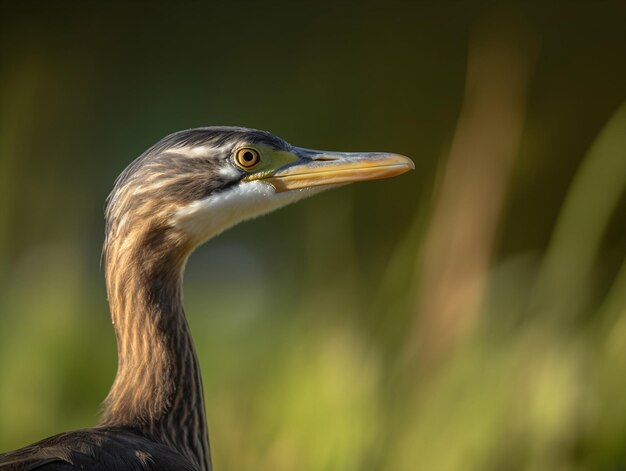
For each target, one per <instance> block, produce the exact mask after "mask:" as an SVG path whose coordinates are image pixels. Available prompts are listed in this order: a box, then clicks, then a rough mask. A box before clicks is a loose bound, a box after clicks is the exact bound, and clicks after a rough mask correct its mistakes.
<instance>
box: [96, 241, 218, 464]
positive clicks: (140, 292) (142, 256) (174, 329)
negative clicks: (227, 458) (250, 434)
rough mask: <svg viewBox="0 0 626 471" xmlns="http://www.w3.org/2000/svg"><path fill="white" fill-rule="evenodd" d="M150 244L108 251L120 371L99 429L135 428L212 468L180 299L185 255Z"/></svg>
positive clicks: (117, 245) (119, 245)
mask: <svg viewBox="0 0 626 471" xmlns="http://www.w3.org/2000/svg"><path fill="white" fill-rule="evenodd" d="M133 239H134V240H135V241H137V243H136V244H133ZM148 242H149V241H146V240H145V239H144V238H141V237H139V238H137V237H134V238H131V239H128V240H119V241H108V244H109V247H107V248H106V278H107V294H108V299H109V303H110V306H111V316H112V320H113V325H114V328H115V333H116V337H117V351H118V369H117V375H116V377H115V381H114V383H113V386H112V387H111V390H110V392H109V395H108V397H107V399H106V401H105V408H104V414H103V417H102V420H101V425H107V426H122V427H130V428H133V429H136V430H138V431H139V432H141V433H143V434H144V435H146V436H149V437H151V438H153V439H155V440H158V441H161V442H164V443H166V444H168V445H171V446H173V447H174V448H176V449H177V450H178V451H180V452H181V453H182V454H183V455H185V456H186V457H187V458H188V459H189V460H190V461H191V462H192V463H193V464H194V465H195V466H196V467H197V468H198V469H199V470H210V468H211V465H210V452H209V442H208V431H207V425H206V414H205V406H204V394H203V389H202V378H201V374H200V367H199V364H198V360H197V357H196V352H195V348H194V346H193V341H192V338H191V334H190V331H189V326H188V324H187V319H186V317H185V313H184V308H183V302H182V271H183V268H184V265H185V262H186V258H187V256H186V255H187V251H184V250H179V251H178V252H175V251H173V249H172V248H171V247H172V245H170V244H169V243H168V241H162V242H163V243H162V244H159V243H158V242H157V243H156V246H155V241H151V243H148ZM174 249H176V246H174ZM178 249H180V247H178ZM177 253H178V254H177ZM179 254H183V255H179Z"/></svg>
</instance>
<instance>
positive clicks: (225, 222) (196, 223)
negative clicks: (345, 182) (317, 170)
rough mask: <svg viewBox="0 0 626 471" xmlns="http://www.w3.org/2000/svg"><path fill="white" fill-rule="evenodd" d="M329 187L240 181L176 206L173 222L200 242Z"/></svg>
mask: <svg viewBox="0 0 626 471" xmlns="http://www.w3.org/2000/svg"><path fill="white" fill-rule="evenodd" d="M330 187H331V186H318V187H313V188H303V189H301V190H294V191H285V192H281V193H277V192H276V190H275V189H274V187H273V186H272V185H270V184H269V183H265V182H262V181H259V180H255V181H251V182H240V183H239V184H237V185H235V186H233V187H231V188H229V189H227V190H224V191H221V192H219V193H216V194H214V195H210V196H208V197H206V198H204V199H202V200H199V201H194V202H193V203H191V204H189V205H187V206H185V207H183V208H180V209H178V210H177V211H176V213H175V214H174V216H173V218H172V224H173V225H174V226H175V227H178V228H179V229H182V230H183V231H184V232H185V233H187V234H189V235H191V236H192V237H193V238H194V239H195V241H196V242H197V243H198V244H200V243H202V242H204V241H206V240H207V239H209V238H211V237H213V236H216V235H217V234H219V233H220V232H222V231H225V230H226V229H228V228H230V227H232V226H234V225H235V224H237V223H239V222H241V221H245V220H246V219H251V218H254V217H257V216H261V215H263V214H266V213H269V212H270V211H274V210H275V209H278V208H280V207H282V206H286V205H288V204H290V203H294V202H296V201H298V200H301V199H302V198H306V197H308V196H312V195H314V194H316V193H319V192H321V191H323V190H326V189H328V188H330Z"/></svg>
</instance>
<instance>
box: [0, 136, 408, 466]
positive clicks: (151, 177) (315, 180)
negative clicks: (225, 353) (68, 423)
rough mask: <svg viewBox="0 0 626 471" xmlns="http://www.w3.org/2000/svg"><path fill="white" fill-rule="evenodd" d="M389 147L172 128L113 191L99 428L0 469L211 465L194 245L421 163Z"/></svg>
mask: <svg viewBox="0 0 626 471" xmlns="http://www.w3.org/2000/svg"><path fill="white" fill-rule="evenodd" d="M414 168H415V166H414V164H413V161H412V160H411V159H409V158H408V157H405V156H403V155H400V154H394V153H386V152H357V153H349V152H328V151H318V150H312V149H307V148H301V147H294V146H292V145H290V144H288V143H287V142H286V141H285V140H283V139H281V138H279V137H277V136H275V135H273V134H271V133H269V132H267V131H260V130H255V129H248V128H242V127H226V126H215V127H202V128H194V129H187V130H183V131H179V132H175V133H173V134H170V135H169V136H166V137H165V138H163V139H161V140H160V141H159V142H157V143H156V144H154V145H153V146H152V147H150V148H149V149H148V150H147V151H145V152H144V153H143V154H141V155H140V156H139V157H138V158H136V159H135V160H134V161H133V162H132V163H131V164H130V165H129V166H128V167H127V168H126V169H125V170H124V171H123V172H122V173H121V174H120V175H119V177H118V178H117V180H116V181H115V183H114V186H113V190H112V192H111V193H110V195H109V197H108V198H107V204H106V209H105V238H104V247H103V264H104V272H105V280H106V288H107V299H108V302H109V307H110V313H111V319H112V324H113V327H114V330H115V335H116V341H117V356H118V366H117V373H116V376H115V379H114V381H113V384H112V386H111V389H110V391H109V393H108V395H107V397H106V399H105V400H104V403H103V411H102V415H101V418H100V420H99V422H98V424H97V425H96V426H95V427H93V428H88V429H83V430H76V431H71V432H65V433H61V434H58V435H55V436H52V437H50V438H47V439H44V440H41V441H39V442H37V443H34V444H32V445H29V446H26V447H24V448H21V449H18V450H15V451H10V452H7V453H3V454H0V470H2V471H8V470H42V471H44V470H45V471H51V470H74V469H81V470H122V469H123V470H182V471H185V470H194V471H210V470H211V466H212V465H211V453H210V448H209V437H208V428H207V420H206V412H205V402H204V393H203V387H202V378H201V374H200V366H199V363H198V359H197V355H196V352H195V348H194V344H193V340H192V337H191V333H190V330H189V326H188V323H187V320H186V317H185V311H184V307H183V301H182V277H183V271H184V268H185V264H186V262H187V259H188V257H189V256H190V254H191V253H192V252H193V251H194V249H196V248H197V247H198V246H200V245H201V244H203V243H204V242H206V241H207V240H208V239H210V238H212V237H214V236H216V235H217V234H219V233H221V232H222V231H224V230H226V229H228V228H229V227H232V226H233V225H235V224H237V223H239V222H242V221H244V220H247V219H251V218H254V217H256V216H260V215H262V214H265V213H268V212H270V211H272V210H275V209H277V208H279V207H282V206H285V205H288V204H290V203H293V202H296V201H298V200H301V199H303V198H305V197H309V196H312V195H314V194H316V193H319V192H320V191H322V190H325V189H328V188H333V187H338V186H341V185H344V184H348V183H352V182H357V181H365V180H375V179H382V178H389V177H393V176H396V175H400V174H403V173H405V172H407V171H409V170H412V169H414Z"/></svg>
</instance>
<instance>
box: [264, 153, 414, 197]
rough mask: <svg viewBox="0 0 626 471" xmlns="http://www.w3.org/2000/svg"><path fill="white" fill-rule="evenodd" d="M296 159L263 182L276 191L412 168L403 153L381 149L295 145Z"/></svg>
mask: <svg viewBox="0 0 626 471" xmlns="http://www.w3.org/2000/svg"><path fill="white" fill-rule="evenodd" d="M293 154H295V155H296V156H297V157H298V159H297V160H296V161H295V162H293V163H290V164H288V165H285V166H284V167H281V168H279V169H278V170H276V171H275V172H273V173H272V174H270V175H267V176H265V177H264V178H263V181H266V182H268V183H270V184H271V185H272V186H274V188H276V191H277V192H281V191H287V190H297V189H300V188H309V187H313V186H320V185H336V184H342V183H352V182H359V181H366V180H380V179H383V178H390V177H395V176H397V175H401V174H403V173H405V172H408V171H409V170H413V169H415V165H414V164H413V161H412V160H411V159H409V158H408V157H405V156H404V155H399V154H388V153H384V152H326V151H318V150H311V149H303V148H299V147H296V148H294V149H293Z"/></svg>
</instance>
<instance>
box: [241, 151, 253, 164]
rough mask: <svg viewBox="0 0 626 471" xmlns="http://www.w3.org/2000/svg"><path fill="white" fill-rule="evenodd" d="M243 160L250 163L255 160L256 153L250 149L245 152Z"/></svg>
mask: <svg viewBox="0 0 626 471" xmlns="http://www.w3.org/2000/svg"><path fill="white" fill-rule="evenodd" d="M243 160H244V161H246V162H248V163H250V162H252V161H253V160H254V154H253V153H252V152H250V151H247V152H244V153H243Z"/></svg>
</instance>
